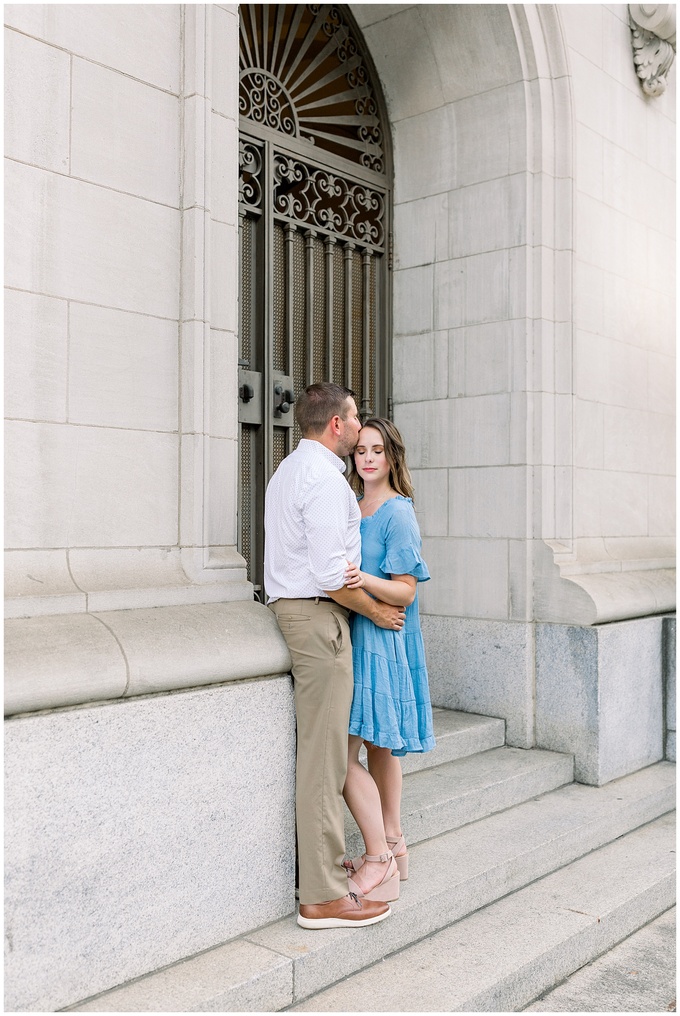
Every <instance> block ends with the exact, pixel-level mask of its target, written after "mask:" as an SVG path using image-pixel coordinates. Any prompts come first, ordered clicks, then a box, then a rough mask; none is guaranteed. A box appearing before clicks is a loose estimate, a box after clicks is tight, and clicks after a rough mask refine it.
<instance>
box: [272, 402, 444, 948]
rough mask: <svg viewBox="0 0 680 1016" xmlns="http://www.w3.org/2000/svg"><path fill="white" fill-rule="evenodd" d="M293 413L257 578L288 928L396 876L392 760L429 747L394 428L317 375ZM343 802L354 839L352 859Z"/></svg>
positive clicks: (365, 914)
mask: <svg viewBox="0 0 680 1016" xmlns="http://www.w3.org/2000/svg"><path fill="white" fill-rule="evenodd" d="M295 415H296V418H297V422H298V424H299V426H300V430H301V432H302V439H301V441H300V443H299V445H298V447H297V448H296V450H295V451H294V452H293V453H292V454H291V455H289V456H288V457H287V458H285V459H284V460H283V462H282V463H281V465H280V466H279V468H278V469H277V470H276V472H275V473H274V476H273V477H272V479H271V481H270V483H269V486H268V488H267V495H266V501H265V534H266V540H265V588H266V591H267V595H268V598H269V605H270V607H271V609H272V610H273V611H274V613H275V614H276V618H277V621H278V624H279V627H280V629H281V632H282V633H283V636H284V638H285V640H286V642H287V644H288V648H289V650H290V655H291V660H292V673H293V681H294V688H295V711H296V718H297V768H296V815H297V836H298V860H299V877H300V892H299V894H300V912H299V914H298V924H300V925H301V926H302V927H303V928H312V929H313V928H338V927H362V926H364V925H367V924H375V923H376V922H378V921H382V920H383V919H384V918H385V917H388V916H389V914H390V912H391V911H390V906H389V903H390V901H392V900H396V899H397V898H398V896H399V882H400V880H403V879H405V878H407V877H408V851H407V849H406V844H405V842H404V837H403V835H402V829H401V782H402V773H401V763H400V761H399V756H403V755H405V754H406V752H423V751H429V750H430V749H432V748H433V747H434V743H435V742H434V736H433V732H432V710H431V707H430V696H429V691H428V685H427V671H426V669H425V656H424V650H423V641H422V636H421V633H420V622H419V618H418V598H417V584H418V582H421V581H424V580H426V579H428V578H429V573H428V571H427V566H426V565H425V562H424V561H423V559H422V557H421V556H420V543H421V541H420V533H419V530H418V523H417V522H416V517H415V512H414V510H413V503H412V500H411V495H412V493H413V491H412V487H411V481H410V476H409V472H408V469H407V468H406V461H405V453H404V446H403V443H402V440H401V437H400V435H399V432H398V430H397V429H396V427H395V426H394V424H392V423H391V422H390V421H389V420H380V419H371V420H367V421H366V422H365V423H364V425H363V427H362V424H361V421H360V419H359V414H358V411H357V407H356V404H355V401H354V393H353V392H352V391H350V390H349V389H348V388H343V387H342V386H341V385H336V384H331V383H322V384H314V385H310V387H309V388H307V389H306V391H305V392H304V393H303V394H301V395H300V396H299V397H298V401H297V403H296V407H295ZM347 455H353V465H352V468H351V469H350V475H349V483H348V482H347V480H346V479H345V477H344V476H343V473H344V471H345V462H344V461H343V456H347ZM350 633H351V637H350ZM348 732H349V737H348ZM362 743H363V744H365V745H366V749H367V753H368V772H367V771H366V769H364V767H363V766H362V765H361V763H360V762H359V750H360V748H361V746H362ZM343 797H344V799H345V801H346V802H347V806H348V808H349V809H350V811H351V812H352V814H353V816H354V818H355V820H356V822H357V825H358V826H359V829H360V830H361V834H362V836H363V838H364V844H365V848H366V853H365V854H363V855H361V856H360V857H356V858H354V859H353V860H346V859H345V834H344V811H343V804H342V800H343Z"/></svg>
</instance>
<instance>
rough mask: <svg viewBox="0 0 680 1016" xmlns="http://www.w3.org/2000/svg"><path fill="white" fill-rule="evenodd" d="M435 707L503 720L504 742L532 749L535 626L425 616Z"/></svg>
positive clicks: (427, 649)
mask: <svg viewBox="0 0 680 1016" xmlns="http://www.w3.org/2000/svg"><path fill="white" fill-rule="evenodd" d="M421 623H422V629H423V638H424V640H425V652H426V656H427V667H428V676H429V679H430V694H431V697H432V703H433V705H437V706H441V707H442V708H444V709H462V710H463V711H464V712H468V713H481V714H482V715H483V716H499V717H501V718H502V719H504V720H505V726H506V741H507V743H508V744H511V745H514V746H515V747H517V748H532V747H533V745H534V701H533V700H534V681H533V658H534V626H533V625H532V624H527V623H522V622H511V621H482V620H473V619H468V618H462V617H441V616H436V615H431V614H424V615H423V616H422V619H421Z"/></svg>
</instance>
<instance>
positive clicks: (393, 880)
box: [347, 850, 399, 903]
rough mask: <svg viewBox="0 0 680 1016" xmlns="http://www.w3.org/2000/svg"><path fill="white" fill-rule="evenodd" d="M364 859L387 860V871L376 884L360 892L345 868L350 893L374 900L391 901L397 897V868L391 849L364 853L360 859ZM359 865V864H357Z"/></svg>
mask: <svg viewBox="0 0 680 1016" xmlns="http://www.w3.org/2000/svg"><path fill="white" fill-rule="evenodd" d="M361 861H362V864H363V862H364V861H382V862H385V861H389V864H388V865H387V871H386V872H385V874H384V875H383V877H382V879H381V880H380V882H378V884H377V885H376V886H374V887H373V888H372V889H369V891H368V892H367V893H365V892H362V890H361V889H360V888H359V886H358V885H357V884H356V882H355V881H354V879H353V878H351V876H350V872H349V869H348V870H347V885H348V888H349V892H350V893H356V895H357V896H358V897H359V898H360V899H364V900H373V901H374V902H382V903H392V902H393V901H394V900H398V899H399V868H398V867H397V863H396V859H395V857H394V855H393V853H392V851H391V850H388V851H387V853H385V854H364V856H363V857H362V859H361ZM359 867H361V865H360V866H359Z"/></svg>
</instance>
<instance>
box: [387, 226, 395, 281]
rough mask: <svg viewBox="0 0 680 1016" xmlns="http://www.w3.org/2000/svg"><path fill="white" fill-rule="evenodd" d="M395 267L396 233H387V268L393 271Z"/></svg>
mask: <svg viewBox="0 0 680 1016" xmlns="http://www.w3.org/2000/svg"><path fill="white" fill-rule="evenodd" d="M393 268H394V233H388V234H387V269H388V271H390V272H391V271H392V269H393Z"/></svg>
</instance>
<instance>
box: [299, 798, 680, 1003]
mask: <svg viewBox="0 0 680 1016" xmlns="http://www.w3.org/2000/svg"><path fill="white" fill-rule="evenodd" d="M674 848H675V822H674V815H673V814H670V815H665V816H663V817H662V818H659V819H657V820H656V821H654V822H651V823H649V824H648V825H645V826H643V827H642V828H640V829H636V830H635V831H634V832H631V833H628V834H627V835H626V836H623V837H621V838H620V839H617V840H616V841H615V842H614V843H609V844H607V845H606V846H604V847H601V848H600V849H598V850H595V851H593V852H592V853H590V854H588V856H587V857H582V858H581V859H580V860H577V861H574V862H573V863H572V864H569V865H567V866H566V867H564V868H561V869H560V870H559V871H556V872H554V873H553V874H551V875H548V876H546V877H544V878H542V879H540V880H539V881H537V882H534V883H533V885H530V886H528V887H526V888H525V889H521V890H519V891H518V892H515V893H512V894H511V895H510V896H507V897H506V898H505V899H502V900H499V901H498V902H497V903H493V904H491V905H490V906H488V907H485V908H484V909H483V910H480V911H478V912H477V913H475V914H472V915H471V916H469V917H467V918H464V919H463V920H462V921H458V922H457V923H456V924H454V925H451V926H450V927H448V928H446V929H445V930H444V931H440V932H439V933H438V934H436V935H432V936H430V937H428V938H427V939H425V940H424V941H422V942H420V943H419V944H417V945H414V946H411V947H410V948H408V949H405V950H403V951H401V952H399V953H397V954H396V955H393V956H390V957H389V958H388V959H386V960H385V961H384V962H382V963H378V964H376V965H375V966H372V967H370V968H368V969H366V970H363V971H361V972H360V973H358V974H355V975H354V976H352V977H349V978H346V979H345V980H343V981H341V982H340V983H339V984H336V985H334V986H333V987H331V988H328V989H326V990H325V991H322V992H320V993H318V994H316V995H313V996H312V997H311V998H308V999H307V1000H306V1001H305V1002H303V1003H302V1004H300V1005H295V1006H293V1007H292V1011H294V1012H350V1011H360V1012H364V1011H366V1012H516V1011H517V1010H519V1009H523V1008H524V1007H525V1006H526V1005H527V1004H528V1003H530V1002H532V1001H533V1000H534V999H535V998H537V997H538V996H539V995H541V994H543V993H544V992H545V991H546V990H547V989H549V988H552V987H554V986H555V985H556V984H559V983H560V982H561V981H563V980H564V979H565V978H566V977H568V976H569V975H571V974H573V973H574V971H576V970H579V969H580V968H581V967H583V966H585V964H587V963H590V962H591V961H592V960H594V959H595V958H596V957H598V956H601V955H602V954H603V953H606V952H607V951H608V950H609V949H612V948H613V947H614V946H616V945H617V943H619V942H621V941H622V940H623V939H625V938H627V937H628V936H629V935H631V934H632V933H633V932H635V931H637V930H638V929H640V928H642V927H644V925H646V924H647V923H648V922H649V921H652V920H654V919H655V918H656V917H658V916H659V914H662V913H664V911H666V910H667V909H668V908H669V907H672V906H673V904H674V903H675V849H674ZM385 924H387V922H385ZM672 997H673V996H672V995H671V998H672Z"/></svg>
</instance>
